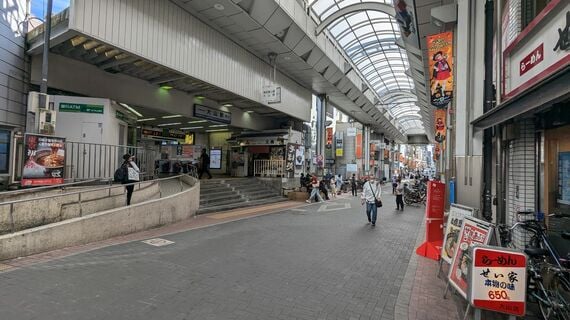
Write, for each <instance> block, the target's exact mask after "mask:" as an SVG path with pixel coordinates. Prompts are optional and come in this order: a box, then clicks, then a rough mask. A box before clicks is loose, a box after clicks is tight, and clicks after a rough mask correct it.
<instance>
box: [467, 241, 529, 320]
mask: <svg viewBox="0 0 570 320" xmlns="http://www.w3.org/2000/svg"><path fill="white" fill-rule="evenodd" d="M470 274H471V279H470V284H469V288H470V290H469V301H470V303H471V305H473V306H474V307H476V308H479V309H487V310H492V311H496V312H501V313H506V314H510V315H515V316H521V317H522V316H524V315H525V309H526V308H525V297H526V256H525V255H524V254H523V253H522V252H514V251H510V250H506V249H505V248H498V247H497V248H491V247H475V248H474V249H473V267H472V269H471V272H470Z"/></svg>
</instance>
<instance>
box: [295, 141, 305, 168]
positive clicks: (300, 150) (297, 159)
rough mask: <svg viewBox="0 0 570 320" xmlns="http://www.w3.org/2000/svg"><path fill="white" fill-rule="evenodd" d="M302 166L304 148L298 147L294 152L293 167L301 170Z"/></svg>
mask: <svg viewBox="0 0 570 320" xmlns="http://www.w3.org/2000/svg"><path fill="white" fill-rule="evenodd" d="M303 164H305V146H299V147H298V148H297V150H295V166H296V167H297V168H302V167H303Z"/></svg>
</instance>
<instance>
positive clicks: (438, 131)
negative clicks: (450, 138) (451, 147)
mask: <svg viewBox="0 0 570 320" xmlns="http://www.w3.org/2000/svg"><path fill="white" fill-rule="evenodd" d="M446 116H447V111H446V109H435V116H434V119H435V141H437V142H439V143H443V141H444V140H445V135H446V130H445V124H446ZM442 147H443V146H442ZM444 148H445V147H444Z"/></svg>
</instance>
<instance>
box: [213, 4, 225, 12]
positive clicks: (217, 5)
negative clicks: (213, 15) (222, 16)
mask: <svg viewBox="0 0 570 320" xmlns="http://www.w3.org/2000/svg"><path fill="white" fill-rule="evenodd" d="M214 9H216V10H219V11H222V10H224V9H225V8H224V5H223V4H221V3H216V4H215V5H214Z"/></svg>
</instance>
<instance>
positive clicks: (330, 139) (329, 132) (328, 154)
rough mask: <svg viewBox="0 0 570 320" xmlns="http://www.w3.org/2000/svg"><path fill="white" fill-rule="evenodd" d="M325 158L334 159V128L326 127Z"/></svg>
mask: <svg viewBox="0 0 570 320" xmlns="http://www.w3.org/2000/svg"><path fill="white" fill-rule="evenodd" d="M325 140H326V143H325V159H333V158H334V151H333V143H334V135H333V128H327V129H326V135H325Z"/></svg>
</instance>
